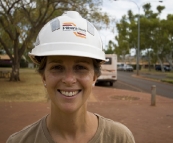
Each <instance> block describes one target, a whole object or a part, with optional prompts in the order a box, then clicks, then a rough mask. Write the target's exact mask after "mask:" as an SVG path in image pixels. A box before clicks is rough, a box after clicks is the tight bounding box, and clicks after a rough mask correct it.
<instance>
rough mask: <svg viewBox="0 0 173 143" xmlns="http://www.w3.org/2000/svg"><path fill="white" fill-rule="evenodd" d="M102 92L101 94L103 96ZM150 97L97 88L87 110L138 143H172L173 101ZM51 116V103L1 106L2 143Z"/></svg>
mask: <svg viewBox="0 0 173 143" xmlns="http://www.w3.org/2000/svg"><path fill="white" fill-rule="evenodd" d="M100 91H101V92H100ZM150 98H151V95H150V94H146V93H141V92H134V91H128V90H119V89H112V88H104V87H95V88H94V91H93V95H92V96H91V98H90V99H89V103H88V110H89V111H91V112H95V113H98V114H100V115H102V116H104V117H107V118H110V119H113V120H115V121H119V122H121V123H123V124H125V125H126V126H127V127H128V128H129V129H130V130H131V131H132V133H133V135H134V137H135V140H136V143H173V99H168V98H164V97H161V96H157V100H156V106H150ZM49 112H50V108H49V103H43V102H42V103H40V102H39V103H38V102H35V103H33V102H32V103H31V102H23V103H19V102H18V103H16V102H5V103H4V102H0V113H1V118H0V143H5V142H6V140H7V138H8V137H9V135H11V134H12V133H14V132H16V131H19V130H21V129H22V128H23V127H25V126H26V125H28V124H31V123H33V122H35V121H36V120H38V119H39V118H41V117H42V116H44V115H45V114H48V113H49Z"/></svg>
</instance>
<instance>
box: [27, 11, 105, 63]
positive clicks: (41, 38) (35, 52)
mask: <svg viewBox="0 0 173 143" xmlns="http://www.w3.org/2000/svg"><path fill="white" fill-rule="evenodd" d="M54 55H63V56H80V57H89V58H93V59H98V60H100V61H105V60H106V59H105V53H104V51H103V46H102V41H101V38H100V36H99V33H98V31H97V30H96V28H95V27H94V26H93V25H92V24H91V23H90V22H88V21H87V20H86V19H84V18H82V17H81V15H80V14H79V13H78V12H76V11H67V12H65V13H64V14H63V15H62V16H59V17H56V18H54V19H53V20H51V21H49V22H48V23H47V24H46V25H45V26H44V27H43V28H42V29H41V31H40V32H39V34H38V36H37V40H36V42H35V47H34V48H33V49H32V51H31V52H30V53H29V56H30V58H31V59H32V60H33V61H34V62H35V63H37V64H40V61H38V58H35V57H40V56H41V57H42V56H54Z"/></svg>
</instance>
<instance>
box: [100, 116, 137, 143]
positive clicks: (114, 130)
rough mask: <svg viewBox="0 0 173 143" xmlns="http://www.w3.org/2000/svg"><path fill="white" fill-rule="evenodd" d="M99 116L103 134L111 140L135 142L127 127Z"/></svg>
mask: <svg viewBox="0 0 173 143" xmlns="http://www.w3.org/2000/svg"><path fill="white" fill-rule="evenodd" d="M97 116H98V118H99V122H100V123H99V124H100V126H101V127H102V133H103V135H104V136H105V137H109V139H112V140H118V141H120V142H123V143H126V142H127V143H134V142H135V141H134V137H133V135H132V133H131V131H130V130H129V129H128V128H127V127H126V126H125V125H123V124H121V123H119V122H115V121H113V120H111V119H108V118H105V117H103V116H100V115H97Z"/></svg>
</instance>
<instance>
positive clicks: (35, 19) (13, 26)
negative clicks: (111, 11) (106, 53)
mask: <svg viewBox="0 0 173 143" xmlns="http://www.w3.org/2000/svg"><path fill="white" fill-rule="evenodd" d="M101 5H102V0H82V1H81V0H76V1H75V2H74V0H0V48H1V49H4V50H5V51H6V53H7V54H8V56H9V57H10V59H11V60H12V74H11V78H10V80H11V81H19V80H20V76H19V69H20V60H21V57H22V56H23V55H24V54H25V52H26V51H27V50H28V49H31V48H33V46H34V45H33V43H34V41H35V39H36V36H37V34H38V32H39V31H40V29H41V28H42V27H43V26H44V25H45V24H46V23H47V22H48V21H49V20H50V19H52V18H54V17H57V16H59V15H61V14H62V13H63V12H64V11H67V10H75V11H78V12H79V13H80V14H81V15H82V16H83V17H85V18H86V19H88V20H89V21H91V22H93V23H94V24H95V26H96V27H99V28H100V23H101V24H102V25H108V24H109V23H110V19H109V16H108V15H107V14H106V13H102V12H101V8H100V6H101Z"/></svg>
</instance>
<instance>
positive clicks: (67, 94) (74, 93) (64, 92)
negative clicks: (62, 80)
mask: <svg viewBox="0 0 173 143" xmlns="http://www.w3.org/2000/svg"><path fill="white" fill-rule="evenodd" d="M58 91H59V92H60V93H61V94H62V95H64V96H68V97H69V96H70V97H71V96H74V95H76V94H78V93H79V92H80V90H76V91H63V90H58Z"/></svg>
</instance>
